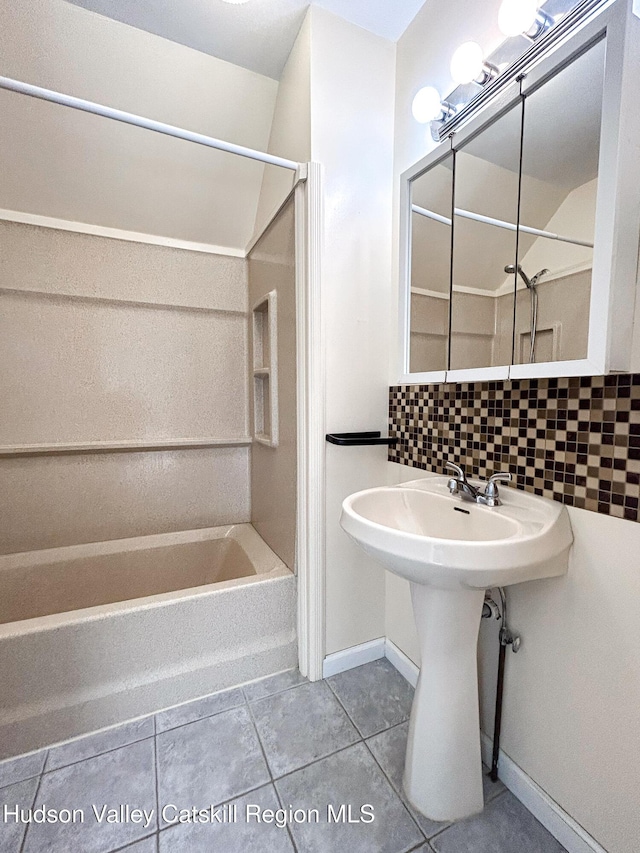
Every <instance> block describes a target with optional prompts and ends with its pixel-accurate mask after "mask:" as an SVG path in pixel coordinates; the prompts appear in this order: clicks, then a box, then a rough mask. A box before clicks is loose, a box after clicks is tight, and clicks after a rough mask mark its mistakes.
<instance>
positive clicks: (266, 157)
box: [0, 76, 302, 172]
mask: <svg viewBox="0 0 640 853" xmlns="http://www.w3.org/2000/svg"><path fill="white" fill-rule="evenodd" d="M0 89H7V90H8V91H9V92H18V93H19V94H21V95H29V97H31V98H39V99H40V100H41V101H51V103H53V104H60V105H61V106H63V107H71V108H72V109H74V110H81V111H82V112H85V113H93V114H94V115H98V116H103V117H104V118H110V119H113V120H114V121H121V122H124V124H131V125H134V126H135V127H142V128H145V129H146V130H153V131H155V132H156V133H163V134H165V136H173V137H175V138H176V139H184V140H185V141H186V142H195V143H196V144H198V145H205V146H206V147H207V148H216V149H217V150H218V151H227V152H228V153H229V154H238V155H239V156H240V157H248V158H249V159H250V160H259V161H260V162H262V163H268V164H269V165H270V166H281V167H282V168H283V169H290V170H291V171H293V172H297V171H298V169H299V168H300V167H301V165H302V164H301V163H296V162H295V161H294V160H287V159H285V158H284V157H275V156H274V155H273V154H266V153H265V152H264V151H256V150H254V149H253V148H245V147H244V146H243V145H234V143H232V142H225V141H224V140H222V139H215V138H214V137H212V136H205V135H204V134H202V133H194V132H193V131H191V130H184V129H183V128H181V127H175V126H174V125H172V124H164V123H163V122H161V121H154V120H153V119H150V118H144V117H143V116H137V115H135V114H134V113H127V112H124V111H123V110H116V109H113V108H112V107H105V106H103V105H102V104H96V103H94V102H93V101H85V100H84V99H82V98H74V97H73V96H72V95H64V94H62V93H61V92H54V91H53V90H52V89H43V88H42V87H41V86H33V85H32V84H31V83H22V82H21V81H20V80H12V79H11V78H10V77H1V76H0Z"/></svg>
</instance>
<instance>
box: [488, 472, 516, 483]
mask: <svg viewBox="0 0 640 853" xmlns="http://www.w3.org/2000/svg"><path fill="white" fill-rule="evenodd" d="M512 480H513V474H512V473H511V472H510V471H498V473H497V474H492V475H491V476H490V477H489V483H510V482H511V481H512Z"/></svg>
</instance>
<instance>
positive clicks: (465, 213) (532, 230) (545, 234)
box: [411, 204, 593, 249]
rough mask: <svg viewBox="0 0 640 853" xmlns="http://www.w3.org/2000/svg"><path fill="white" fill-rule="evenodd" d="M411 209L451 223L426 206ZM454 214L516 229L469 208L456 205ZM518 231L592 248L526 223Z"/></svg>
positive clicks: (414, 205) (499, 226)
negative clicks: (465, 208) (463, 208)
mask: <svg viewBox="0 0 640 853" xmlns="http://www.w3.org/2000/svg"><path fill="white" fill-rule="evenodd" d="M411 210H412V211H413V212H414V213H419V214H420V216H426V217H427V219H433V220H434V222H441V223H442V224H443V225H451V220H450V219H448V218H447V217H446V216H441V215H440V214H439V213H434V211H433V210H427V209H426V207H419V206H418V205H417V204H412V205H411ZM453 212H454V213H455V215H456V216H461V217H462V218H463V219H473V220H474V221H475V222H484V223H485V224H486V225H496V226H497V227H498V228H506V229H507V230H508V231H516V230H517V228H518V226H517V225H514V224H513V222H505V221H504V220H503V219H493V217H491V216H483V215H482V214H481V213H472V212H471V211H470V210H462V208H460V207H456V208H455V209H454V211H453ZM519 227H520V231H522V232H523V233H524V234H533V235H534V237H547V238H548V239H549V240H560V242H562V243H573V245H574V246H585V247H586V248H588V249H593V243H587V242H586V240H575V239H574V238H573V237H561V236H560V234H554V233H553V232H552V231H541V230H540V228H530V227H529V226H528V225H520V226H519Z"/></svg>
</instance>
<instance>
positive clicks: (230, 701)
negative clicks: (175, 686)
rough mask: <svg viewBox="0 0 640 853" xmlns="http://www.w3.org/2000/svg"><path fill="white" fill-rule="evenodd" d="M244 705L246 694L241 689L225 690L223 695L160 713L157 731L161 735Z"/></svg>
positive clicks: (215, 695) (157, 715)
mask: <svg viewBox="0 0 640 853" xmlns="http://www.w3.org/2000/svg"><path fill="white" fill-rule="evenodd" d="M243 703H244V694H243V692H242V690H241V689H240V688H239V687H235V688H233V689H232V690H223V691H222V692H221V693H214V694H213V695H212V696H205V697H204V698H203V699H196V700H195V701H194V702H187V703H186V704H184V705H178V707H177V708H169V710H168V711H160V713H159V714H156V727H157V728H156V731H157V732H158V734H159V733H160V732H166V731H168V730H169V729H175V728H176V727H177V726H184V725H186V724H187V723H195V721H196V720H202V719H203V718H204V717H213V715H214V714H220V713H222V711H228V710H229V709H230V708H237V707H238V705H242V704H243Z"/></svg>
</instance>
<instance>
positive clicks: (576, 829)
mask: <svg viewBox="0 0 640 853" xmlns="http://www.w3.org/2000/svg"><path fill="white" fill-rule="evenodd" d="M382 657H386V658H387V660H388V661H389V663H391V664H392V665H393V666H394V667H395V668H396V669H397V670H398V672H399V673H400V674H401V675H402V676H404V678H405V679H406V680H407V681H408V682H409V684H411V685H412V686H413V687H415V685H416V684H417V681H418V673H419V669H418V667H417V666H416V665H415V663H414V662H413V661H412V660H411V658H409V657H407V655H406V654H405V653H404V652H403V651H401V650H400V649H399V648H398V646H396V644H395V643H392V642H391V640H389V639H386V638H384V637H380V638H379V639H377V640H371V641H370V642H368V643H362V644H361V645H359V646H352V647H351V648H350V649H343V650H342V651H340V652H336V653H335V654H333V655H328V656H327V657H326V658H325V659H324V666H323V678H328V677H329V676H331V675H336V674H337V673H338V672H344V671H345V670H347V669H353V667H356V666H361V665H362V664H364V663H369V662H370V661H373V660H378V659H379V658H382ZM481 744H482V760H483V761H484V763H485V764H487V765H488V766H491V753H492V749H493V743H492V741H491V739H490V738H489V737H488V736H487V735H485V734H484V732H482V733H481ZM498 767H499V774H500V779H501V781H502V782H503V783H504V785H505V786H506V787H507V788H508V789H509V790H510V791H511V793H512V794H513V795H514V796H515V797H517V798H518V799H519V800H520V802H521V803H522V804H523V805H524V806H525V807H526V808H527V809H528V810H529V811H530V812H531V814H532V815H533V816H534V817H535V818H537V819H538V820H539V821H540V823H541V824H542V825H543V826H544V827H545V829H547V830H548V831H549V832H550V833H551V835H553V837H554V838H555V839H557V840H558V841H559V842H560V844H562V846H563V847H565V848H566V850H567V851H568V853H607V851H606V850H605V848H604V847H602V845H600V844H598V842H597V841H596V840H595V838H593V837H592V836H591V835H589V833H588V832H587V831H586V830H585V829H583V828H582V827H581V826H580V824H579V823H577V821H575V820H574V819H573V818H572V817H571V815H569V814H567V812H565V811H564V809H563V808H561V806H559V805H558V803H556V802H555V800H552V799H551V797H550V796H549V795H548V794H547V793H546V791H543V789H542V788H541V787H540V786H539V785H538V784H537V783H536V782H534V781H533V779H532V778H531V777H530V776H528V775H527V774H526V773H525V772H524V770H522V768H520V767H518V765H517V764H516V763H515V761H513V760H512V759H511V758H509V756H508V755H505V753H504V752H503V751H502V750H500V756H499V764H498Z"/></svg>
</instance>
